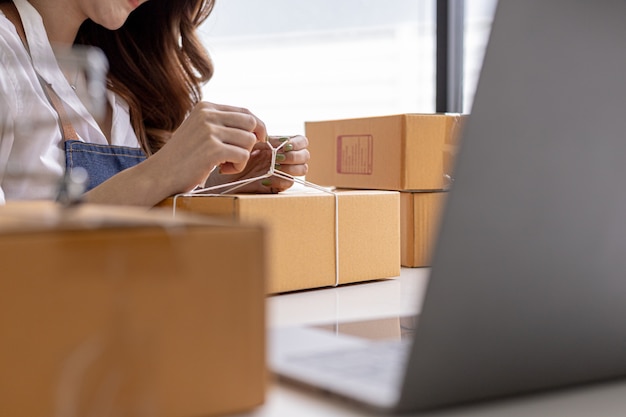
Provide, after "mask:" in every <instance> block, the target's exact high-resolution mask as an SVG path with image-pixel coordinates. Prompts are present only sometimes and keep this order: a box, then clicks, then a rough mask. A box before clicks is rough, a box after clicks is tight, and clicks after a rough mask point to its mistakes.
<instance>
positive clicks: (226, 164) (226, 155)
mask: <svg viewBox="0 0 626 417" xmlns="http://www.w3.org/2000/svg"><path fill="white" fill-rule="evenodd" d="M218 157H219V158H220V160H221V162H220V164H219V165H220V172H221V173H222V174H236V173H238V172H241V171H242V170H243V169H244V168H245V167H246V164H247V163H248V159H249V158H250V152H248V151H246V150H245V149H243V148H240V147H238V146H233V145H228V144H224V146H223V148H222V150H221V152H220V153H219V155H218Z"/></svg>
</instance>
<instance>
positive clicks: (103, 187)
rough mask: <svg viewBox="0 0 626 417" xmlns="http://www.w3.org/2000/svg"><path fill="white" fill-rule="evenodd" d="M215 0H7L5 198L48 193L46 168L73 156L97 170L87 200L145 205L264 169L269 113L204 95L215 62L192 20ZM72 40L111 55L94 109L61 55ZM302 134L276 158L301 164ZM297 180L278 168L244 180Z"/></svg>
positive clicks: (269, 187) (72, 162)
mask: <svg viewBox="0 0 626 417" xmlns="http://www.w3.org/2000/svg"><path fill="white" fill-rule="evenodd" d="M212 7H213V1H211V0H176V1H174V0H107V1H102V0H13V1H10V0H0V11H1V12H2V13H1V14H0V67H1V68H0V72H1V74H0V95H2V97H0V100H1V101H0V109H2V110H0V111H2V114H0V202H1V201H5V200H11V199H41V198H52V197H53V196H52V195H51V190H52V188H51V187H50V181H51V179H53V180H57V179H60V178H61V177H62V176H63V175H64V172H65V171H66V167H67V169H71V168H72V167H74V166H84V167H85V168H86V169H87V170H88V172H89V173H90V174H91V177H92V178H99V177H102V178H101V179H99V180H98V181H96V183H95V184H92V185H95V187H94V188H93V189H91V190H89V191H88V192H87V193H86V194H85V196H84V197H85V198H84V199H85V201H87V202H91V203H106V204H127V205H142V206H152V205H154V204H156V203H158V202H159V201H161V200H163V199H164V198H166V197H168V196H170V195H173V194H177V193H182V192H187V191H189V190H191V189H193V188H195V187H196V186H198V185H200V186H214V185H216V184H222V183H228V182H232V181H235V180H239V179H243V178H247V177H256V176H258V175H259V174H261V173H264V172H266V171H267V170H268V167H269V163H270V160H269V158H270V155H271V151H270V150H269V148H268V147H267V144H265V143H263V142H264V141H265V140H266V138H267V132H266V129H265V125H264V124H263V122H262V121H261V120H259V119H258V118H257V117H256V116H254V115H253V114H252V113H250V112H249V111H248V110H245V109H241V108H237V107H231V106H225V105H217V104H211V103H207V102H202V101H201V99H200V96H201V92H200V87H201V85H202V84H203V83H204V82H206V81H208V80H209V79H210V78H211V75H212V72H213V68H212V65H211V61H210V60H209V58H208V55H207V54H206V52H205V50H204V49H203V47H202V45H201V43H200V42H199V40H198V38H197V37H196V35H195V30H196V28H197V27H198V26H199V25H200V24H201V23H202V22H203V21H204V20H205V19H206V17H207V16H208V14H209V13H210V11H211V9H212ZM74 44H85V45H93V46H97V47H99V48H101V49H102V50H103V51H104V53H105V55H106V56H107V58H108V61H109V65H110V71H109V75H108V79H107V88H108V91H107V106H106V109H107V111H106V115H105V117H103V118H100V119H99V120H96V119H95V118H94V117H93V116H92V115H90V114H89V113H88V112H87V111H86V108H85V106H84V105H83V103H82V102H81V101H80V99H79V97H80V94H78V93H79V90H80V89H81V88H86V85H84V84H85V82H84V80H82V78H80V77H78V74H77V73H76V70H74V71H72V70H71V68H66V67H63V66H62V65H58V61H59V60H58V59H57V57H59V56H60V55H61V54H63V52H64V51H63V49H64V48H71V45H74ZM51 62H52V63H53V64H54V65H50V63H51ZM253 65H254V63H251V66H253ZM81 81H82V84H83V85H81ZM33 120H34V121H33ZM42 120H43V121H46V120H47V121H48V123H41V121H42ZM51 121H52V122H51ZM67 121H69V123H68V122H67ZM68 125H69V128H68ZM283 140H284V139H283ZM270 142H271V144H272V145H273V146H277V145H278V143H279V141H278V139H272V140H270ZM307 145H308V144H307V140H306V138H305V137H303V136H296V137H293V138H290V139H289V143H288V144H287V146H283V147H282V151H281V154H279V155H278V156H277V158H276V161H277V162H278V163H279V164H280V166H281V171H284V172H287V173H288V174H291V175H294V176H302V175H304V174H305V173H306V170H307V165H306V163H307V161H308V159H309V153H308V150H307V149H306V148H307ZM103 155H106V157H103ZM146 156H147V158H146ZM90 158H95V159H90ZM81 164H82V165H81ZM215 167H218V169H214V168H215ZM18 174H19V175H18ZM111 174H114V175H112V176H110V175H111ZM109 176H110V178H109ZM100 181H103V182H101V183H100ZM290 186H291V182H289V181H286V180H284V179H279V178H276V177H273V178H271V179H270V180H264V181H262V182H257V183H254V184H251V185H250V186H248V187H247V189H245V190H242V191H248V192H278V191H282V190H284V189H286V188H288V187H290Z"/></svg>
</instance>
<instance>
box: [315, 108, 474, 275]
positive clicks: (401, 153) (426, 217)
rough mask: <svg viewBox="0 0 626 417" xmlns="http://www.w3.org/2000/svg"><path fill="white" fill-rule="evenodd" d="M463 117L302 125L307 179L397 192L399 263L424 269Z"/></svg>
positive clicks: (450, 177)
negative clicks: (306, 144)
mask: <svg viewBox="0 0 626 417" xmlns="http://www.w3.org/2000/svg"><path fill="white" fill-rule="evenodd" d="M466 117H467V116H464V115H459V114H399V115H392V116H381V117H370V118H359V119H344V120H329V121H318V122H307V123H306V136H307V137H308V139H309V150H310V152H311V161H310V163H309V172H308V174H307V180H309V181H311V182H314V183H316V184H319V185H322V186H335V187H339V188H351V189H376V190H396V191H400V194H401V197H400V199H401V204H400V207H401V215H400V217H401V230H402V233H401V245H402V250H401V263H402V265H403V266H407V267H420V266H428V265H430V257H431V254H432V249H433V246H434V245H435V238H436V235H437V229H438V224H439V218H440V213H441V210H442V208H443V206H444V201H445V193H446V191H447V190H448V189H449V187H450V185H451V183H452V181H453V168H454V159H455V154H456V150H457V147H458V140H459V136H460V131H461V129H462V125H463V123H464V122H465V119H466Z"/></svg>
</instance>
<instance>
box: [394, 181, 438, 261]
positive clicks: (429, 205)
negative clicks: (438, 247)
mask: <svg viewBox="0 0 626 417" xmlns="http://www.w3.org/2000/svg"><path fill="white" fill-rule="evenodd" d="M447 194H448V193H447V192H445V191H443V192H422V193H409V192H401V193H400V219H401V220H400V223H401V225H402V226H401V229H400V230H401V233H400V240H401V242H402V261H401V263H402V266H406V267H422V266H430V265H431V263H430V262H431V258H432V255H433V250H434V248H435V244H436V243H437V242H436V241H437V234H438V231H439V222H440V220H441V214H442V210H443V208H444V204H445V200H446V196H447Z"/></svg>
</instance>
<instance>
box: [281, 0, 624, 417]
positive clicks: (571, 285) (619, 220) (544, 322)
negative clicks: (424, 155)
mask: <svg viewBox="0 0 626 417" xmlns="http://www.w3.org/2000/svg"><path fill="white" fill-rule="evenodd" d="M624 16H626V2H624V1H623V0H599V1H594V2H589V1H584V0H579V1H571V0H549V1H546V0H525V1H516V0H500V2H499V4H498V7H497V10H496V15H495V19H494V24H493V28H492V32H491V37H490V41H489V44H488V47H487V51H486V54H485V60H484V65H483V68H482V71H481V75H480V80H479V83H478V87H477V91H476V96H475V101H474V105H473V111H472V114H471V116H470V118H469V122H468V124H467V126H466V129H465V131H464V134H463V138H462V141H461V150H460V153H459V155H458V159H457V165H456V170H455V183H454V186H453V188H452V190H451V192H450V195H449V197H448V200H447V205H446V208H445V211H444V214H443V222H442V226H441V228H440V235H439V239H438V243H437V248H436V250H435V254H434V258H433V262H432V269H431V274H430V280H429V284H428V289H427V291H426V295H425V299H424V302H423V305H422V309H421V313H420V315H419V318H418V321H417V324H416V328H415V331H414V333H413V337H412V339H411V341H409V342H404V343H402V342H399V343H396V344H400V345H401V346H399V347H398V346H385V343H374V342H371V343H370V342H365V341H363V340H362V339H359V338H346V339H345V340H344V339H342V338H336V337H334V336H332V335H330V334H328V335H326V337H327V338H329V339H327V340H324V336H325V335H324V332H321V331H318V332H313V331H310V330H313V329H307V328H295V329H293V328H283V329H280V328H279V329H276V330H275V332H274V333H272V336H271V337H272V339H271V340H272V341H273V343H272V345H271V357H270V367H271V368H272V370H273V371H274V372H275V373H276V374H278V375H279V376H283V377H285V378H286V379H288V380H292V381H299V382H300V383H304V384H308V385H313V386H316V387H320V388H321V389H323V390H325V391H328V392H333V393H338V394H339V395H342V396H344V397H349V398H353V399H355V401H358V402H360V403H363V404H366V405H368V406H372V407H376V408H378V409H384V410H389V411H395V412H403V411H412V410H426V409H433V408H439V407H445V406H450V405H456V404H462V403H467V402H473V401H479V400H486V399H492V398H500V397H504V396H510V395H516V394H523V393H532V392H537V391H543V390H547V389H554V388H559V387H568V386H575V385H580V384H585V383H590V382H593V381H601V380H608V379H613V378H620V377H623V376H624V375H626V351H625V349H626V326H625V325H624V318H625V317H626V81H625V80H624V74H626V47H625V46H624V45H623V42H622V40H623V39H626V25H625V24H624V22H623V20H624ZM418 301H419V300H416V303H418ZM331 339H332V340H331ZM337 339H341V340H337ZM387 344H388V343H387ZM336 345H341V346H336ZM311 346H319V347H320V349H321V352H312V350H315V349H311ZM402 346H404V348H403V347H402ZM380 347H382V349H381V350H383V351H384V350H385V349H386V348H388V347H389V348H390V349H389V351H390V352H391V353H390V355H391V356H390V357H389V359H386V357H384V356H378V358H377V359H374V360H372V361H370V363H384V364H392V363H393V362H394V360H395V361H396V362H398V361H399V362H400V371H399V372H397V374H396V376H391V377H387V379H386V378H382V379H380V381H381V385H379V386H378V387H369V388H368V387H367V385H368V383H369V382H372V381H379V380H378V379H376V378H373V377H371V375H369V376H367V377H365V378H362V380H361V381H359V380H358V379H359V378H353V377H351V376H341V375H338V374H337V372H331V370H328V371H327V370H326V368H325V367H320V366H319V364H320V363H333V359H332V358H333V357H336V356H337V355H339V357H341V358H343V359H340V360H339V361H338V362H339V363H341V362H342V360H343V361H345V360H347V359H349V358H355V357H357V356H361V354H362V353H364V352H365V353H367V352H370V353H371V352H374V351H376V350H377V349H378V348H380ZM398 348H399V350H398ZM402 352H404V353H402ZM305 353H306V354H305ZM315 355H318V358H319V357H321V358H322V359H321V361H320V360H317V359H316V358H315ZM319 355H322V356H319ZM403 355H404V359H403V358H402V357H403ZM398 358H400V359H399V360H398ZM316 360H317V362H316ZM384 367H391V365H389V366H384ZM329 368H332V367H329ZM348 368H349V367H348ZM352 368H353V369H354V368H355V367H354V366H353V367H352ZM356 369H358V367H356ZM389 378H391V379H389ZM353 382H354V384H353Z"/></svg>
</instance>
